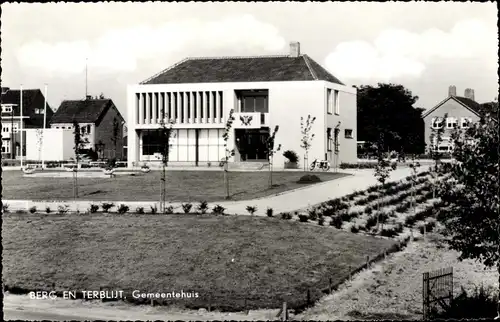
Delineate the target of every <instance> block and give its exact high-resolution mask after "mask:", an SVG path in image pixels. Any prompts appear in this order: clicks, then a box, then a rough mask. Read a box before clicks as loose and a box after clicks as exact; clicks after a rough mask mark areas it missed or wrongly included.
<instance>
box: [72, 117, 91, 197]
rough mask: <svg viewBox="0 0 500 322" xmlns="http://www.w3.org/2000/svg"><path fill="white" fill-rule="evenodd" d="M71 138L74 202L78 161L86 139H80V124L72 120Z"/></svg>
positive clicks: (76, 192) (76, 191) (76, 189)
mask: <svg viewBox="0 0 500 322" xmlns="http://www.w3.org/2000/svg"><path fill="white" fill-rule="evenodd" d="M73 138H74V146H73V150H74V151H75V164H76V166H75V168H74V170H73V198H74V199H75V200H76V199H77V198H78V165H79V161H80V152H81V150H82V149H83V148H84V145H85V144H86V143H88V140H87V139H86V138H83V137H82V134H81V132H80V124H78V122H76V121H75V120H73Z"/></svg>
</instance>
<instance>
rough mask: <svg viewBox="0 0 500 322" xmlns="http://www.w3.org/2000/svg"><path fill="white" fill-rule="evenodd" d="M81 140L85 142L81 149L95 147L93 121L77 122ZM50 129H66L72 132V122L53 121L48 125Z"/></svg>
mask: <svg viewBox="0 0 500 322" xmlns="http://www.w3.org/2000/svg"><path fill="white" fill-rule="evenodd" d="M78 125H79V126H80V133H81V138H82V140H85V142H86V143H84V144H82V148H83V149H95V144H96V142H95V132H96V131H95V124H94V123H78ZM50 127H51V128H52V129H66V130H68V129H69V130H71V133H73V124H70V123H53V124H51V125H50Z"/></svg>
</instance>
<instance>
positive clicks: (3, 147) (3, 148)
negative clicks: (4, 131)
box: [2, 140, 10, 153]
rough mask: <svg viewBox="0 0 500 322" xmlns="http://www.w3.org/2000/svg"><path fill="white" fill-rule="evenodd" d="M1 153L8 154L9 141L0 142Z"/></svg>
mask: <svg viewBox="0 0 500 322" xmlns="http://www.w3.org/2000/svg"><path fill="white" fill-rule="evenodd" d="M2 152H3V153H10V141H9V140H2Z"/></svg>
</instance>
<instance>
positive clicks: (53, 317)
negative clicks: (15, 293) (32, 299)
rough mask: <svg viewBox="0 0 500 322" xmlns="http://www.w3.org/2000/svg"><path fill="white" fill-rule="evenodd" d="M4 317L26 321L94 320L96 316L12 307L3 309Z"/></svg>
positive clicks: (8, 319) (5, 318)
mask: <svg viewBox="0 0 500 322" xmlns="http://www.w3.org/2000/svg"><path fill="white" fill-rule="evenodd" d="M3 318H4V320H5V321H10V320H24V321H33V320H36V321H41V320H49V321H93V320H94V318H90V317H84V316H75V315H62V314H57V313H49V312H37V311H34V310H32V309H19V308H18V309H11V308H5V307H4V310H3Z"/></svg>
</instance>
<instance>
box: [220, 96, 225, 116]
mask: <svg viewBox="0 0 500 322" xmlns="http://www.w3.org/2000/svg"><path fill="white" fill-rule="evenodd" d="M219 116H220V118H221V119H222V118H224V95H223V92H219Z"/></svg>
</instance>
